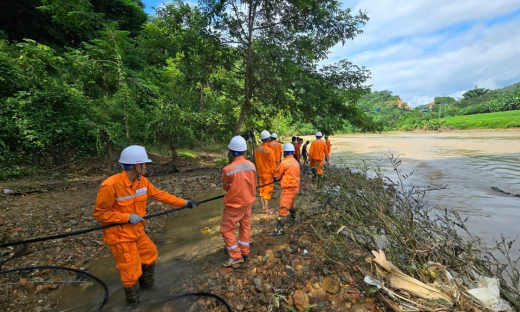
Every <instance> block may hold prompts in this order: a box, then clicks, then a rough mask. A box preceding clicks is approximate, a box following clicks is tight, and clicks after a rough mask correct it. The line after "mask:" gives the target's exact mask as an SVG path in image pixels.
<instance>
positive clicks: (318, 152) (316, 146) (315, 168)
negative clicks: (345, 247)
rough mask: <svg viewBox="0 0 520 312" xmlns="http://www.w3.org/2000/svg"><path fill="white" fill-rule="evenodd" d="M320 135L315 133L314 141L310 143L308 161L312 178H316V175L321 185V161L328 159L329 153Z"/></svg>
mask: <svg viewBox="0 0 520 312" xmlns="http://www.w3.org/2000/svg"><path fill="white" fill-rule="evenodd" d="M321 137H322V134H321V132H319V131H318V132H316V140H314V141H313V142H312V143H311V147H310V148H309V159H310V162H311V163H310V166H311V169H312V178H313V179H315V178H316V174H317V176H318V184H320V183H321V178H322V176H323V159H324V158H327V159H329V151H328V149H327V144H326V143H325V141H323V140H321Z"/></svg>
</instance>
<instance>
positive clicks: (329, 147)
mask: <svg viewBox="0 0 520 312" xmlns="http://www.w3.org/2000/svg"><path fill="white" fill-rule="evenodd" d="M325 144H326V145H327V155H329V156H330V150H331V148H332V145H331V144H330V140H329V136H328V135H325ZM329 156H327V158H325V161H326V162H327V166H330V164H329Z"/></svg>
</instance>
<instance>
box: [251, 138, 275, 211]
mask: <svg viewBox="0 0 520 312" xmlns="http://www.w3.org/2000/svg"><path fill="white" fill-rule="evenodd" d="M270 137H271V134H270V133H269V131H267V130H264V131H262V132H260V139H261V140H262V145H260V146H259V147H257V148H256V151H255V162H256V171H257V173H258V177H259V180H260V185H265V184H269V183H272V182H273V179H274V181H278V178H277V174H278V172H277V170H278V168H277V167H276V161H275V152H274V151H273V149H272V148H270V147H269V138H270ZM272 195H273V184H269V185H267V186H264V187H262V188H260V200H261V202H262V209H263V210H264V212H265V213H266V214H272V213H274V212H273V211H271V210H269V201H270V200H271V196H272Z"/></svg>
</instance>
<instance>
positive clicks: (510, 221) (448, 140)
mask: <svg viewBox="0 0 520 312" xmlns="http://www.w3.org/2000/svg"><path fill="white" fill-rule="evenodd" d="M519 141H520V131H504V132H499V131H493V132H455V133H390V134H369V135H359V134H355V135H337V136H334V137H332V138H331V142H332V145H333V150H332V152H331V162H332V163H335V164H341V165H344V166H348V167H351V168H358V169H362V170H363V169H364V170H366V169H370V170H372V171H373V170H381V172H383V173H384V174H385V175H386V176H388V177H390V178H395V173H394V172H393V170H392V168H391V164H390V162H389V161H388V159H387V157H386V156H385V155H390V154H393V155H394V156H396V155H400V159H401V160H402V165H401V170H402V171H403V173H409V172H412V171H413V172H414V175H412V176H411V177H410V178H409V179H408V180H406V182H405V183H406V184H407V185H408V186H411V185H416V186H421V187H426V186H446V187H447V188H446V189H442V190H437V191H433V192H431V193H430V196H429V201H428V204H429V205H431V206H433V207H434V208H436V209H444V208H448V209H454V210H456V211H457V212H459V213H460V214H461V215H462V216H463V217H466V216H469V217H470V218H469V221H468V224H467V226H468V228H469V229H470V231H471V232H472V234H474V235H476V236H479V237H481V238H482V239H483V241H484V243H486V244H487V245H488V246H494V244H493V239H494V238H499V237H500V234H501V233H503V234H504V235H506V236H508V237H510V238H515V237H516V236H517V235H518V234H519V230H518V227H517V222H518V221H519V220H520V198H518V197H512V196H507V195H505V194H502V193H500V192H496V191H494V190H492V189H491V187H492V186H494V187H497V188H499V189H502V190H504V191H505V192H509V193H512V194H520V143H519ZM515 253H516V254H515V255H514V257H515V258H516V257H520V253H519V252H518V248H517V249H516V250H515Z"/></svg>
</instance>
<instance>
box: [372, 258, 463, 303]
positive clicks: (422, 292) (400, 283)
mask: <svg viewBox="0 0 520 312" xmlns="http://www.w3.org/2000/svg"><path fill="white" fill-rule="evenodd" d="M372 254H373V255H374V257H375V259H374V261H375V262H376V263H377V264H379V265H380V266H381V267H382V268H383V269H385V270H386V271H387V273H388V274H387V275H386V276H385V279H386V280H388V282H389V283H390V288H393V289H402V290H404V291H407V292H409V293H411V294H413V295H415V296H417V297H420V298H423V299H426V300H439V299H441V300H445V301H446V304H450V305H453V298H452V297H451V295H449V294H446V293H444V292H442V291H441V290H439V289H437V288H435V287H433V286H430V285H427V284H425V283H423V282H421V281H419V280H417V279H415V278H413V277H411V276H409V275H406V274H404V273H403V272H402V271H401V270H399V268H398V267H396V266H395V265H394V264H393V263H392V262H390V261H388V260H386V255H385V253H384V252H383V251H382V250H380V251H379V252H377V251H375V250H372Z"/></svg>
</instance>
